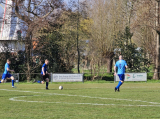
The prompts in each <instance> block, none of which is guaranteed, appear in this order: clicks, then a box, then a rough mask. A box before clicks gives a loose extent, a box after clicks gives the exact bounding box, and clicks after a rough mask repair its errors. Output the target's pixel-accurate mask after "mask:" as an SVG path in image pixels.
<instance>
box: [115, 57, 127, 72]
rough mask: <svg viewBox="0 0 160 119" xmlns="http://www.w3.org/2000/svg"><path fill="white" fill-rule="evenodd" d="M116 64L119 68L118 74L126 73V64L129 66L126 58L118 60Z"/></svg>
mask: <svg viewBox="0 0 160 119" xmlns="http://www.w3.org/2000/svg"><path fill="white" fill-rule="evenodd" d="M115 66H116V67H117V68H118V73H117V74H124V73H125V66H127V63H126V61H125V60H119V61H117V62H116V64H115Z"/></svg>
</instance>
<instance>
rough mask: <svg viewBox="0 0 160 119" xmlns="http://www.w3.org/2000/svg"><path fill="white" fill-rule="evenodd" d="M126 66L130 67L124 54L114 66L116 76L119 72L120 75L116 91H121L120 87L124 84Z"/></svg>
mask: <svg viewBox="0 0 160 119" xmlns="http://www.w3.org/2000/svg"><path fill="white" fill-rule="evenodd" d="M116 68H118V72H117V73H116ZM125 68H128V66H127V63H126V61H125V60H123V57H122V55H120V56H119V60H118V61H117V62H116V64H115V66H114V72H115V73H114V75H115V76H116V75H117V74H118V76H119V79H120V81H119V83H118V85H117V87H115V92H116V91H120V90H119V88H120V86H121V85H122V84H123V82H124V79H125Z"/></svg>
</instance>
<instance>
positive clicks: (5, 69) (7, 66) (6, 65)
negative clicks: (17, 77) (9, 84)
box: [4, 63, 9, 74]
mask: <svg viewBox="0 0 160 119" xmlns="http://www.w3.org/2000/svg"><path fill="white" fill-rule="evenodd" d="M7 68H9V64H8V63H6V64H5V68H4V74H8V73H9V72H8V71H7Z"/></svg>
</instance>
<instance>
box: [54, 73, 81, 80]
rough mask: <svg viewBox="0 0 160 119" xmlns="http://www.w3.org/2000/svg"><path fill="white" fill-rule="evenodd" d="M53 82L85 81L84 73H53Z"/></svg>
mask: <svg viewBox="0 0 160 119" xmlns="http://www.w3.org/2000/svg"><path fill="white" fill-rule="evenodd" d="M52 82H83V74H52Z"/></svg>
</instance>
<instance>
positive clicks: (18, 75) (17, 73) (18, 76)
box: [17, 73, 19, 84]
mask: <svg viewBox="0 0 160 119" xmlns="http://www.w3.org/2000/svg"><path fill="white" fill-rule="evenodd" d="M17 76H18V84H19V73H17Z"/></svg>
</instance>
